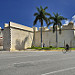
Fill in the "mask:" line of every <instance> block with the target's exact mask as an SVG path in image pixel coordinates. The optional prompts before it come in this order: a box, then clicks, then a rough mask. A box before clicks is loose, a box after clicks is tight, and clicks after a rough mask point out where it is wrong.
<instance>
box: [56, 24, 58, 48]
mask: <svg viewBox="0 0 75 75" xmlns="http://www.w3.org/2000/svg"><path fill="white" fill-rule="evenodd" d="M57 47H58V34H57V25H56V48H57Z"/></svg>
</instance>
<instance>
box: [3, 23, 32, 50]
mask: <svg viewBox="0 0 75 75" xmlns="http://www.w3.org/2000/svg"><path fill="white" fill-rule="evenodd" d="M3 41H4V42H3V48H4V50H12V51H13V50H24V49H26V48H28V47H31V46H32V43H33V28H30V27H27V26H23V25H21V24H17V23H13V22H9V24H5V28H4V40H3Z"/></svg>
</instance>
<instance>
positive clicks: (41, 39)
mask: <svg viewBox="0 0 75 75" xmlns="http://www.w3.org/2000/svg"><path fill="white" fill-rule="evenodd" d="M41 47H42V48H43V42H42V26H41Z"/></svg>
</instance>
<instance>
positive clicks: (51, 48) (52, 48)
mask: <svg viewBox="0 0 75 75" xmlns="http://www.w3.org/2000/svg"><path fill="white" fill-rule="evenodd" d="M28 49H38V50H62V49H64V48H62V47H58V48H56V47H52V46H50V47H43V48H42V47H34V46H32V47H31V48H28Z"/></svg>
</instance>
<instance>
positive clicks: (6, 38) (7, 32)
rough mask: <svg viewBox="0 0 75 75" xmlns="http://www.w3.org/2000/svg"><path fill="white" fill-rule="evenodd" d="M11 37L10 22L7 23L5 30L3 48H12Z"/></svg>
mask: <svg viewBox="0 0 75 75" xmlns="http://www.w3.org/2000/svg"><path fill="white" fill-rule="evenodd" d="M10 41H11V37H10V26H9V24H5V27H4V31H3V49H4V50H10V48H11V43H10Z"/></svg>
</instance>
